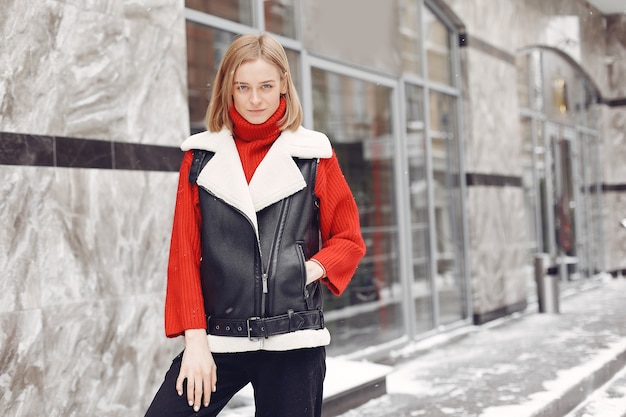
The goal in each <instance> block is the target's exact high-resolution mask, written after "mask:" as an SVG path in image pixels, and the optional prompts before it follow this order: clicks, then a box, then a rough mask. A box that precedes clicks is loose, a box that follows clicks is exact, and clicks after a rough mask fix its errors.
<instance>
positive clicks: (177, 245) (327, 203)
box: [165, 99, 365, 337]
mask: <svg viewBox="0 0 626 417" xmlns="http://www.w3.org/2000/svg"><path fill="white" fill-rule="evenodd" d="M285 108H286V105H285V101H284V99H281V103H280V106H279V108H278V110H277V111H276V112H275V113H274V115H273V116H271V117H270V118H269V119H268V120H267V121H266V122H265V123H262V124H259V125H253V124H251V123H249V122H247V121H246V120H245V119H244V118H243V117H242V116H241V115H240V114H239V113H238V112H237V111H236V110H235V108H234V107H232V108H231V109H230V117H231V120H232V121H233V125H234V128H233V137H234V139H235V144H236V146H237V150H238V151H239V157H240V159H241V164H242V167H243V170H244V173H245V175H246V179H247V180H248V182H250V179H251V178H252V176H253V174H254V171H255V170H256V168H257V167H258V165H259V163H260V162H261V161H262V160H263V158H264V157H265V155H266V154H267V151H269V149H270V147H271V146H272V144H273V143H274V141H275V140H276V139H277V138H278V136H279V135H280V129H279V127H278V125H277V122H278V121H279V120H280V119H281V118H282V116H283V115H284V112H285ZM192 158H193V155H192V152H191V151H188V152H186V153H185V155H184V157H183V161H182V163H181V167H180V177H179V182H178V193H177V196H176V206H175V210H174V222H173V227H172V239H171V242H170V256H169V264H168V279H167V292H166V298H165V333H166V335H167V336H168V337H175V336H179V335H181V334H183V332H184V331H185V330H187V329H202V328H206V318H205V313H204V301H203V296H202V288H201V286H200V255H201V247H200V226H201V224H202V219H201V215H200V206H199V204H200V200H199V196H198V186H197V185H196V184H191V183H189V180H188V176H189V168H190V167H191V162H192ZM315 194H316V195H317V196H318V197H319V199H320V233H321V237H322V249H320V251H319V252H318V253H317V254H316V255H315V256H314V257H313V258H314V259H315V260H316V261H317V262H319V263H320V264H321V265H322V266H323V267H324V270H325V271H326V277H325V278H324V279H323V282H324V284H326V286H327V287H328V288H329V289H330V290H331V291H332V292H333V293H334V294H335V295H340V294H341V293H342V292H343V291H344V290H345V288H346V287H347V285H348V283H349V281H350V279H351V278H352V271H353V267H354V265H355V264H356V262H358V261H359V260H360V259H361V258H362V257H363V255H364V253H365V244H364V242H363V239H362V237H361V232H360V227H359V215H358V211H357V207H356V204H355V202H354V198H353V196H352V193H351V191H350V188H349V187H348V184H347V183H346V181H345V179H344V177H343V174H342V173H341V169H340V167H339V163H338V161H337V157H336V156H335V154H334V152H333V155H332V157H331V158H328V159H322V160H320V163H319V166H318V171H317V179H316V182H315Z"/></svg>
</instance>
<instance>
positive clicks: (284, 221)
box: [189, 150, 323, 326]
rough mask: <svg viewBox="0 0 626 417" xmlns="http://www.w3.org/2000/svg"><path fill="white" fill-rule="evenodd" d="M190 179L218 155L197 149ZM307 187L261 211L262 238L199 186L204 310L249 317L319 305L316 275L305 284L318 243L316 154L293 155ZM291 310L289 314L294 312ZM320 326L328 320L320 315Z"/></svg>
mask: <svg viewBox="0 0 626 417" xmlns="http://www.w3.org/2000/svg"><path fill="white" fill-rule="evenodd" d="M193 152H194V160H193V163H192V166H191V170H190V172H189V181H190V182H192V183H196V180H197V177H198V175H199V173H200V171H201V170H202V168H203V167H204V166H205V165H206V163H207V162H208V160H209V159H210V158H211V157H212V156H213V153H212V152H208V151H203V150H194V151H193ZM294 162H295V163H296V164H297V165H298V167H299V169H300V172H301V173H302V175H303V177H304V179H305V181H306V184H307V186H306V187H305V188H304V189H302V190H300V191H298V192H296V193H295V194H292V195H290V196H289V197H287V198H284V199H282V200H280V201H278V202H276V203H274V204H272V205H270V206H268V207H266V208H264V209H262V210H261V211H259V212H257V224H258V229H259V231H258V233H259V236H258V238H257V235H256V234H255V231H254V228H253V225H252V223H251V221H250V220H249V219H248V218H247V217H246V216H244V215H243V214H242V213H241V212H239V211H238V210H237V209H235V208H234V207H232V206H231V205H229V204H227V203H225V202H224V201H222V200H220V199H218V198H217V197H215V196H214V195H212V194H211V193H210V192H209V191H207V190H205V189H204V188H202V187H201V186H199V187H198V193H199V197H200V209H201V213H202V230H201V242H202V260H201V266H200V275H201V280H202V292H203V295H204V307H205V312H206V314H207V316H209V317H213V318H217V319H240V320H247V319H249V318H252V317H274V316H279V315H283V314H286V313H288V312H289V311H290V310H291V311H295V312H300V311H319V312H320V316H321V309H322V292H321V288H320V285H321V284H320V283H319V281H315V282H313V283H311V284H309V285H308V286H305V283H306V270H305V265H304V262H305V260H307V259H309V258H310V257H311V256H312V255H314V254H315V253H317V251H318V250H319V247H320V238H319V224H318V210H317V208H318V201H317V198H316V196H315V194H314V188H315V177H316V174H317V162H318V161H317V160H316V159H299V158H294ZM290 314H291V313H290ZM322 326H323V319H322Z"/></svg>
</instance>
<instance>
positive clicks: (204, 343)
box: [176, 329, 217, 412]
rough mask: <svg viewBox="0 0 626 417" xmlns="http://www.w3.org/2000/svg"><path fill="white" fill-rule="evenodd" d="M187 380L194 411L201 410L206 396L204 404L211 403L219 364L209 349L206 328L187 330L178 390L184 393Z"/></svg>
mask: <svg viewBox="0 0 626 417" xmlns="http://www.w3.org/2000/svg"><path fill="white" fill-rule="evenodd" d="M185 380H187V401H188V402H189V406H193V409H194V411H196V412H197V411H198V410H200V405H201V404H202V400H203V398H204V406H205V407H207V406H208V405H209V401H211V393H212V392H215V386H216V384H217V366H216V365H215V361H214V360H213V355H211V351H210V350H209V342H208V340H207V335H206V330H204V329H189V330H185V352H184V353H183V359H182V362H181V365H180V373H179V374H178V378H177V379H176V391H178V395H181V396H182V395H183V383H184V381H185Z"/></svg>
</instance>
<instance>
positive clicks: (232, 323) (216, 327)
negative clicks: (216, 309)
mask: <svg viewBox="0 0 626 417" xmlns="http://www.w3.org/2000/svg"><path fill="white" fill-rule="evenodd" d="M323 328H324V313H322V310H313V311H293V310H289V311H287V313H286V314H281V315H279V316H273V317H250V318H248V319H218V318H215V317H208V318H207V329H208V333H209V334H212V335H215V336H234V337H247V338H249V339H260V338H262V337H269V336H274V335H277V334H285V333H291V332H295V331H297V330H307V329H315V330H318V329H323Z"/></svg>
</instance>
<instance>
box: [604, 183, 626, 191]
mask: <svg viewBox="0 0 626 417" xmlns="http://www.w3.org/2000/svg"><path fill="white" fill-rule="evenodd" d="M602 191H603V192H624V191H626V184H602Z"/></svg>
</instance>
